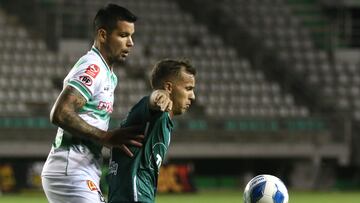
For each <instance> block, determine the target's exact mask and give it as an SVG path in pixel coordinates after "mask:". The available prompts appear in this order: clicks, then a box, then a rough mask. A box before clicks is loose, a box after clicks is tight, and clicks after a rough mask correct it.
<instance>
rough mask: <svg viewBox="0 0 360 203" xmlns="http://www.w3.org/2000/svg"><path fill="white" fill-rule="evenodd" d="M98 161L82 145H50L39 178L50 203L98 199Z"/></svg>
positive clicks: (100, 198)
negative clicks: (50, 147) (62, 146)
mask: <svg viewBox="0 0 360 203" xmlns="http://www.w3.org/2000/svg"><path fill="white" fill-rule="evenodd" d="M100 165H101V161H100V160H99V159H95V158H94V155H93V154H92V153H91V152H90V150H89V149H88V148H87V147H86V146H83V145H72V146H70V147H68V148H67V147H65V148H54V147H53V148H52V149H51V151H50V153H49V156H48V158H47V160H46V162H45V165H44V168H43V171H42V175H41V180H42V186H43V189H44V192H45V194H46V197H47V199H48V201H49V203H101V202H105V199H104V197H103V195H102V193H101V191H100V188H99V184H100V175H101V170H100Z"/></svg>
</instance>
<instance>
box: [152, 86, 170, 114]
mask: <svg viewBox="0 0 360 203" xmlns="http://www.w3.org/2000/svg"><path fill="white" fill-rule="evenodd" d="M172 105H173V103H172V101H171V100H170V95H169V93H168V92H167V91H165V90H155V91H153V92H152V93H151V95H150V108H151V109H154V110H160V111H171V109H172Z"/></svg>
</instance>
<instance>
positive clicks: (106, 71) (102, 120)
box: [54, 47, 117, 153]
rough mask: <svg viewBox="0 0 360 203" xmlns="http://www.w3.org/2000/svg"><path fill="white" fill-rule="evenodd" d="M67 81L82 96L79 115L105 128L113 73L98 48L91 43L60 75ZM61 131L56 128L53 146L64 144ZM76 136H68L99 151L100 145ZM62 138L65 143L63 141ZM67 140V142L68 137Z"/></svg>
mask: <svg viewBox="0 0 360 203" xmlns="http://www.w3.org/2000/svg"><path fill="white" fill-rule="evenodd" d="M67 85H70V86H72V87H74V88H75V89H77V90H78V91H79V92H80V93H81V94H82V95H83V96H84V97H85V98H86V101H87V102H86V104H85V105H84V106H83V108H82V109H81V110H80V112H79V116H80V117H81V118H82V119H84V120H85V121H86V122H87V123H88V124H90V125H92V126H95V127H97V128H99V129H101V130H107V129H108V127H109V121H110V114H111V113H112V111H113V103H114V91H115V88H116V85H117V77H116V75H115V74H114V73H113V72H112V71H111V69H110V68H109V67H108V65H107V64H106V62H105V60H104V59H103V57H102V56H101V54H100V52H99V50H98V49H96V48H95V47H92V48H91V50H90V51H89V52H88V53H87V54H86V55H85V56H83V57H81V58H80V59H79V61H78V62H77V63H76V64H75V65H74V67H73V68H72V69H71V71H70V72H69V74H68V75H67V76H66V78H65V79H64V87H65V86H67ZM63 135H64V133H63V130H61V129H60V130H58V133H57V135H56V140H55V143H54V144H55V147H59V146H61V145H63V144H68V143H66V142H68V141H67V140H64V136H63ZM69 136H70V137H72V136H71V135H69ZM65 139H66V138H65ZM79 139H80V138H77V137H76V138H75V139H74V138H72V140H75V142H79V141H81V142H84V143H85V145H88V147H89V148H90V150H91V151H93V153H100V151H101V147H100V146H98V145H97V144H96V143H93V142H92V141H90V140H79ZM64 141H65V143H63V142H64ZM69 141H70V144H71V140H69Z"/></svg>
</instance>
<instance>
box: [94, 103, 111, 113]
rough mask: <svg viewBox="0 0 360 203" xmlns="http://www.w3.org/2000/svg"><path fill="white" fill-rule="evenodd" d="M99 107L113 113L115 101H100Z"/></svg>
mask: <svg viewBox="0 0 360 203" xmlns="http://www.w3.org/2000/svg"><path fill="white" fill-rule="evenodd" d="M97 108H98V109H99V110H105V111H106V112H109V113H112V112H113V103H112V102H104V101H100V102H99V105H98V106H97Z"/></svg>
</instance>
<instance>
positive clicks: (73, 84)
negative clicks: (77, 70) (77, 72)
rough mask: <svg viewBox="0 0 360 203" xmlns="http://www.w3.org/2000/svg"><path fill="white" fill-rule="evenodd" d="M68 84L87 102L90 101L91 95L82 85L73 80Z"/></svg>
mask: <svg viewBox="0 0 360 203" xmlns="http://www.w3.org/2000/svg"><path fill="white" fill-rule="evenodd" d="M68 84H69V85H70V86H72V87H74V88H76V89H77V90H79V91H80V93H81V94H82V95H83V96H84V97H85V98H86V100H87V101H89V100H90V98H91V93H90V91H89V90H88V89H87V88H86V87H84V86H83V85H82V84H80V83H79V82H77V81H75V80H71V81H69V82H68Z"/></svg>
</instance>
